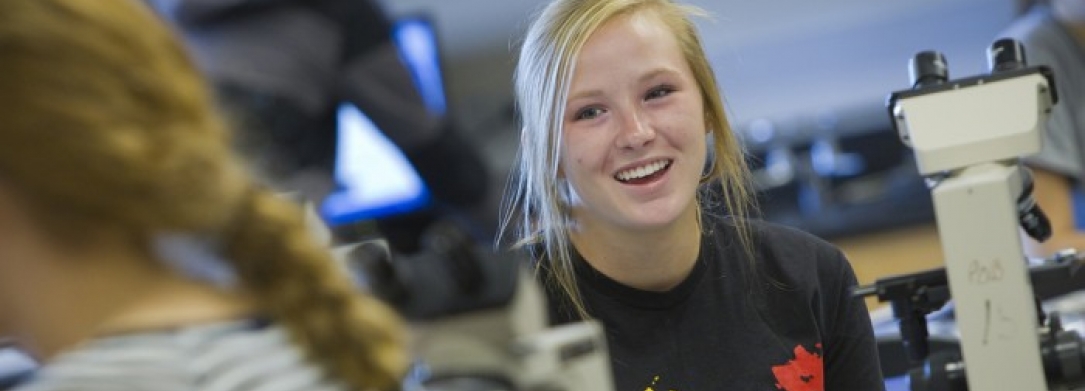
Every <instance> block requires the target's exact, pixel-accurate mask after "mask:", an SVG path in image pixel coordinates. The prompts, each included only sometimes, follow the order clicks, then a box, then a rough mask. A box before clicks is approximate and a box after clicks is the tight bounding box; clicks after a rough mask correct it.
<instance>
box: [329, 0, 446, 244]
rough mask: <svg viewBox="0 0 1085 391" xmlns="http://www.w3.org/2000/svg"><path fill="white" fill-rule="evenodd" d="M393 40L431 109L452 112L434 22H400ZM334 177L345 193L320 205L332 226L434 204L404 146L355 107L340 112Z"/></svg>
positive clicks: (411, 19) (347, 105)
mask: <svg viewBox="0 0 1085 391" xmlns="http://www.w3.org/2000/svg"><path fill="white" fill-rule="evenodd" d="M392 37H393V39H394V41H395V43H396V45H397V47H398V48H399V53H400V57H401V59H402V60H403V62H404V63H405V64H406V65H407V68H408V69H409V70H410V72H411V75H412V76H413V78H414V82H415V86H416V87H417V88H418V91H419V92H420V93H421V95H422V98H423V100H424V102H425V105H426V107H427V108H428V109H429V110H430V111H431V112H433V113H434V114H436V115H444V114H445V112H446V111H447V109H448V108H447V102H446V99H445V89H444V80H443V77H442V72H441V60H440V51H439V48H438V43H437V34H436V31H435V29H434V26H433V23H432V22H431V21H430V20H429V19H428V18H426V17H421V16H419V17H408V18H402V19H399V20H398V21H396V23H395V24H394V27H393V31H392ZM335 179H336V181H338V183H339V185H340V190H339V191H337V192H335V193H333V194H332V195H330V196H328V198H326V199H325V200H324V202H323V204H322V205H321V215H322V216H323V217H324V219H325V220H326V221H327V222H328V224H330V225H333V226H335V225H343V224H349V223H353V222H357V221H361V220H370V219H376V218H381V217H388V216H393V215H397V214H402V213H407V212H411V211H415V210H418V209H421V208H424V207H425V206H426V205H428V204H429V202H430V193H429V190H428V189H427V188H426V185H425V183H423V181H422V179H421V178H420V177H419V176H418V173H417V172H416V171H415V170H414V167H412V166H411V164H410V162H408V161H407V158H406V157H405V156H403V153H402V152H400V150H399V148H397V147H396V146H395V145H394V144H393V143H392V142H391V141H390V140H388V138H386V137H384V135H383V133H381V131H380V129H378V128H377V127H376V125H374V124H373V122H372V121H370V120H369V118H368V117H367V116H366V115H365V113H363V112H362V111H361V110H359V109H358V108H357V107H355V106H354V105H353V104H350V103H344V104H342V105H341V106H340V107H339V111H338V141H337V145H336V158H335Z"/></svg>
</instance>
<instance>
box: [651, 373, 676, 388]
mask: <svg viewBox="0 0 1085 391" xmlns="http://www.w3.org/2000/svg"><path fill="white" fill-rule="evenodd" d="M656 383H659V376H656V377H655V378H653V379H652V384H651V385H649V386H648V387H646V388H644V391H656V389H655V388H652V387H655V385H656ZM660 391H663V390H660ZM667 391H675V390H674V389H670V390H667Z"/></svg>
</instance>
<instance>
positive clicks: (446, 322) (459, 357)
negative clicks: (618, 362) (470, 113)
mask: <svg viewBox="0 0 1085 391" xmlns="http://www.w3.org/2000/svg"><path fill="white" fill-rule="evenodd" d="M343 254H344V255H345V257H343V259H344V260H345V261H346V262H347V265H348V268H349V269H350V270H352V271H355V273H354V274H355V275H356V276H359V278H360V281H359V284H360V285H363V286H367V287H368V288H369V290H370V291H371V292H373V293H374V294H375V295H376V296H377V297H379V298H381V299H383V300H385V301H386V302H388V303H389V304H391V305H392V306H393V307H395V308H396V309H397V310H398V311H399V312H400V313H401V314H403V316H405V317H406V318H407V319H408V320H410V321H411V323H412V325H413V326H412V333H411V334H412V336H413V339H414V341H412V342H413V343H412V345H413V346H414V349H413V350H414V351H413V352H412V353H413V357H417V358H418V360H419V361H418V363H417V365H416V367H415V368H416V369H415V370H414V373H413V374H412V375H411V376H410V379H408V382H407V384H406V386H405V387H404V390H405V391H423V390H425V391H607V390H613V389H614V385H613V381H612V379H611V371H610V360H609V356H608V354H607V349H606V338H605V334H604V333H603V327H602V325H601V324H599V323H598V322H596V321H586V322H580V323H572V324H568V325H562V326H557V327H550V326H549V324H548V320H547V317H546V315H547V310H546V305H545V295H544V294H543V291H542V289H541V287H540V286H539V285H538V284H537V283H536V281H535V278H534V277H533V276H531V275H530V272H528V271H527V270H525V268H524V265H525V264H526V263H525V262H524V261H523V260H521V259H517V257H515V256H511V255H508V254H500V253H494V252H492V251H488V250H485V249H480V248H479V247H478V246H477V245H476V244H475V243H474V241H473V239H471V238H470V237H469V236H468V235H467V234H466V233H465V232H463V231H462V230H461V229H459V228H458V227H457V226H456V225H455V224H454V223H446V222H439V223H437V224H434V225H433V226H431V227H430V228H429V229H428V231H427V232H426V234H424V235H423V238H422V250H421V251H419V252H417V253H415V254H413V255H399V254H392V253H391V252H390V251H389V250H387V249H386V248H384V247H382V246H378V245H375V244H374V243H367V244H362V245H359V246H356V247H354V248H352V249H348V250H347V251H346V252H344V253H343Z"/></svg>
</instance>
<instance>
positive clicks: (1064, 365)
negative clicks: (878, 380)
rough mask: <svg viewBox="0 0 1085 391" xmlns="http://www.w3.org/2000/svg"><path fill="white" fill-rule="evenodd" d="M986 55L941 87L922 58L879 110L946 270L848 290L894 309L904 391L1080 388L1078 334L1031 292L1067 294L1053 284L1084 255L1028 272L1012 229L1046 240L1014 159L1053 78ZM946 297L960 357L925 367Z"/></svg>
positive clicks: (930, 58) (1028, 138) (943, 74)
mask: <svg viewBox="0 0 1085 391" xmlns="http://www.w3.org/2000/svg"><path fill="white" fill-rule="evenodd" d="M987 54H988V61H989V64H990V67H991V73H990V74H989V75H980V76H974V77H968V78H963V79H957V80H950V79H949V77H948V69H947V65H946V61H945V57H944V56H942V54H940V53H937V52H922V53H919V54H917V55H916V56H915V58H914V59H913V60H912V63H911V76H912V83H913V88H912V89H910V90H904V91H897V92H894V93H892V94H891V95H890V97H889V102H888V108H889V112H890V115H891V116H892V122H893V125H894V126H895V127H896V129H897V131H898V133H899V134H900V137H901V140H902V141H903V142H904V143H905V144H906V145H908V146H910V147H911V148H912V149H913V150H914V151H915V154H916V162H917V165H918V167H919V172H920V174H922V175H923V176H924V177H926V178H927V179H928V184H929V185H930V191H931V196H932V198H933V200H934V207H935V213H936V216H937V220H938V232H939V235H940V239H941V242H942V247H943V252H944V256H945V264H946V266H945V269H939V270H932V271H926V272H920V273H915V274H910V275H903V276H896V277H890V278H884V279H881V280H879V281H877V282H876V283H875V284H874V285H872V286H868V287H861V288H858V289H856V291H855V294H856V295H857V296H867V295H877V296H878V299H879V300H881V301H889V302H891V303H892V308H893V311H894V316H895V317H896V318H897V319H898V320H899V321H900V331H901V337H902V340H903V341H904V344H905V348H906V350H907V351H908V353H909V356H910V358H911V359H912V360H913V364H916V365H919V366H920V367H919V368H916V369H913V370H912V373H911V380H912V382H911V388H912V390H973V391H999V390H1007V391H1033V390H1071V389H1077V388H1073V387H1077V386H1078V385H1079V384H1081V383H1082V382H1083V380H1085V374H1083V367H1085V365H1083V362H1085V360H1083V357H1085V353H1083V346H1082V342H1081V337H1080V336H1079V335H1078V334H1077V333H1073V332H1067V331H1064V330H1062V328H1061V324H1060V320H1059V317H1058V315H1057V314H1052V315H1051V316H1050V317H1046V320H1045V316H1044V315H1043V312H1042V310H1041V309H1040V308H1039V306H1038V305H1037V297H1036V294H1035V291H1034V289H1033V287H1034V286H1036V287H1043V288H1046V289H1048V291H1047V292H1045V295H1041V296H1048V297H1050V295H1054V294H1056V293H1059V292H1053V291H1051V290H1052V289H1054V290H1067V291H1068V290H1073V289H1075V287H1072V286H1066V287H1058V286H1057V285H1058V283H1060V282H1068V281H1070V277H1071V276H1072V275H1073V273H1074V272H1075V271H1076V269H1077V266H1078V265H1079V264H1080V263H1081V257H1078V256H1077V255H1076V254H1073V253H1064V254H1061V255H1060V256H1057V257H1055V258H1053V259H1052V260H1048V261H1047V262H1046V263H1045V264H1043V265H1040V266H1038V267H1034V268H1033V269H1032V270H1030V269H1029V266H1028V263H1027V262H1026V261H1024V257H1023V255H1022V254H1023V251H1022V244H1021V239H1020V236H1019V231H1018V227H1019V226H1020V227H1021V228H1022V229H1023V230H1024V231H1025V232H1026V233H1027V234H1028V235H1029V236H1031V237H1032V238H1034V239H1036V240H1039V241H1043V240H1046V239H1047V238H1048V237H1049V236H1050V226H1049V224H1048V222H1047V218H1046V217H1045V216H1044V215H1043V212H1041V211H1040V209H1039V207H1038V206H1037V205H1036V203H1035V202H1034V201H1033V199H1032V194H1031V193H1032V179H1031V176H1030V174H1029V171H1028V170H1027V169H1026V168H1024V167H1023V166H1021V165H1020V163H1019V160H1018V159H1019V157H1020V156H1025V155H1030V154H1034V153H1036V152H1039V150H1040V145H1041V144H1040V143H1041V132H1043V129H1044V124H1045V123H1046V120H1047V116H1048V114H1049V113H1050V112H1051V107H1052V106H1053V105H1054V104H1055V103H1056V101H1057V96H1056V93H1055V83H1054V79H1053V77H1054V76H1053V75H1052V73H1051V71H1050V70H1048V69H1047V68H1044V67H1026V65H1025V53H1024V49H1023V48H1022V47H1021V45H1020V44H1019V43H1017V42H1015V41H1013V40H1009V39H1003V40H999V41H997V42H995V43H994V44H993V45H992V46H991V47H990V48H989V49H988V52H987ZM1064 285H1065V284H1064ZM1063 288H1065V289H1063ZM951 296H952V298H953V300H954V302H955V308H954V310H955V317H956V322H957V326H958V328H959V331H960V346H961V351H962V353H963V361H962V360H961V358H960V357H957V356H954V355H953V354H952V353H946V354H941V353H939V354H935V355H934V356H932V357H929V360H928V356H929V352H928V348H927V324H926V318H925V316H926V315H927V314H929V313H930V312H932V311H934V310H937V309H939V308H941V307H942V306H943V305H944V304H945V303H946V301H947V300H949V298H950V297H951ZM924 361H926V363H924ZM966 368H967V370H966Z"/></svg>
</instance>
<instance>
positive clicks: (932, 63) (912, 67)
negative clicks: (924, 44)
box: [908, 50, 949, 88]
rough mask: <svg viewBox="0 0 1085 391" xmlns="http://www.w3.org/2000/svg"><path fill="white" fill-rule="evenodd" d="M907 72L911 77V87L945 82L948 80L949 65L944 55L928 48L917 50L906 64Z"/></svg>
mask: <svg viewBox="0 0 1085 391" xmlns="http://www.w3.org/2000/svg"><path fill="white" fill-rule="evenodd" d="M908 65H909V66H908V73H909V76H911V78H912V88H919V87H923V86H927V85H933V84H940V83H945V82H946V81H947V80H949V66H948V65H947V64H946V56H944V55H942V53H939V52H936V51H932V50H928V51H924V52H919V53H918V54H916V55H915V57H912V62H911V63H910V64H908Z"/></svg>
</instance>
